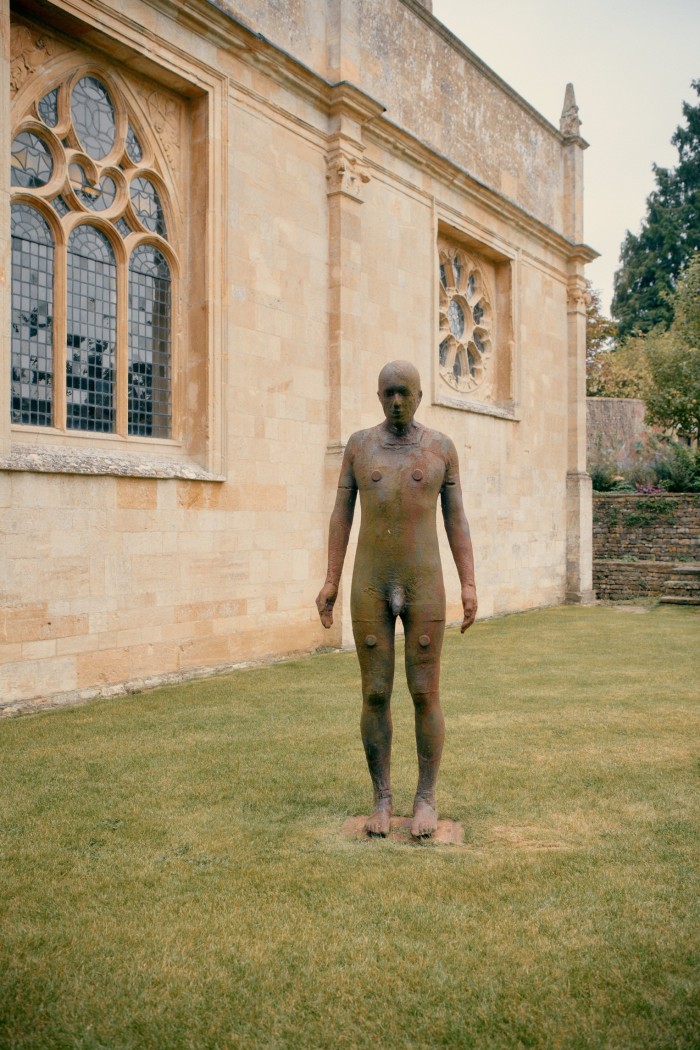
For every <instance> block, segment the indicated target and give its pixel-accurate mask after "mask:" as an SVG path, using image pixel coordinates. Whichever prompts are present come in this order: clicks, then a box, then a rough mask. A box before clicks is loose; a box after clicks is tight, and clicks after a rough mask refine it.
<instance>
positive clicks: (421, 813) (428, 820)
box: [411, 795, 438, 839]
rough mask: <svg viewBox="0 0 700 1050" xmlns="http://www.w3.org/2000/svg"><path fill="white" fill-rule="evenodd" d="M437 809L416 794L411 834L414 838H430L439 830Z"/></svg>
mask: <svg viewBox="0 0 700 1050" xmlns="http://www.w3.org/2000/svg"><path fill="white" fill-rule="evenodd" d="M437 822H438V817H437V810H436V809H435V806H434V805H431V803H430V802H428V801H427V800H426V799H424V798H421V797H420V796H419V795H416V799H415V802H414V803H413V820H412V821H411V835H412V836H413V838H414V839H429V838H430V836H431V835H434V834H435V832H436V831H437Z"/></svg>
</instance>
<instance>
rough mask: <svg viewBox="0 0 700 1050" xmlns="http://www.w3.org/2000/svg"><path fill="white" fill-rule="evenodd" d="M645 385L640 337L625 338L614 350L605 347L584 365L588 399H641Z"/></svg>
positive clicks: (645, 368) (646, 371)
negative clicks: (625, 340) (624, 341)
mask: <svg viewBox="0 0 700 1050" xmlns="http://www.w3.org/2000/svg"><path fill="white" fill-rule="evenodd" d="M649 382H650V376H649V365H648V363H647V358H646V355H645V353H644V341H643V339H641V338H640V337H633V338H631V339H628V340H627V342H626V343H624V344H623V345H622V346H621V347H619V348H618V349H615V347H614V346H609V347H606V348H605V349H603V350H601V351H600V352H599V353H598V354H596V355H595V357H594V358H593V359H592V360H590V361H587V362H586V392H587V394H588V396H589V397H638V398H644V397H645V396H646V393H647V389H648V386H649Z"/></svg>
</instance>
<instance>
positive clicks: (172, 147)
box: [145, 91, 180, 171]
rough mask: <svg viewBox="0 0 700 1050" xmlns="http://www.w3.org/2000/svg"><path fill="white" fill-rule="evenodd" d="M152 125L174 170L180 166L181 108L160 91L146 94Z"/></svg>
mask: <svg viewBox="0 0 700 1050" xmlns="http://www.w3.org/2000/svg"><path fill="white" fill-rule="evenodd" d="M145 101H146V106H147V107H148V114H149V117H150V122H151V126H152V127H153V129H154V131H155V132H156V134H157V135H158V138H159V140H160V142H161V145H162V146H163V149H164V150H165V155H166V157H167V158H168V163H169V164H170V166H171V168H172V169H173V171H178V170H179V167H180V108H179V106H178V104H177V102H176V101H175V100H174V99H172V98H169V97H168V96H167V95H163V94H161V92H160V91H150V92H149V93H148V94H147V95H146V96H145Z"/></svg>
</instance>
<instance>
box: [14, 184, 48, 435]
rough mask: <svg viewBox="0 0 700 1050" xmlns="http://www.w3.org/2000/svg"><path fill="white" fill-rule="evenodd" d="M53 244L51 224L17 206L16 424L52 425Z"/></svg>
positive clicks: (32, 211) (15, 308)
mask: <svg viewBox="0 0 700 1050" xmlns="http://www.w3.org/2000/svg"><path fill="white" fill-rule="evenodd" d="M53 275H54V243H53V237H52V235H51V231H50V229H49V226H48V223H47V222H46V220H45V219H44V218H43V217H42V216H41V215H40V214H39V212H38V211H37V210H36V209H35V208H31V207H29V205H27V204H13V205H12V364H11V368H12V377H11V384H10V388H11V411H12V422H13V423H28V424H31V425H33V426H43V427H48V426H51V424H52V421H53V420H52V403H53V346H52V331H51V326H52V318H53Z"/></svg>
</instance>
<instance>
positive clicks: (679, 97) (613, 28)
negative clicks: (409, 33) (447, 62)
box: [433, 0, 700, 311]
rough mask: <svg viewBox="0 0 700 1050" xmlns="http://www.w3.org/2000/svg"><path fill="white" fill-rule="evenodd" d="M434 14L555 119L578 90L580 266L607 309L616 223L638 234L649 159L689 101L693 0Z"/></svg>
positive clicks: (454, 8) (436, 4)
mask: <svg viewBox="0 0 700 1050" xmlns="http://www.w3.org/2000/svg"><path fill="white" fill-rule="evenodd" d="M433 14H434V15H435V16H436V17H437V18H439V19H440V21H441V22H443V23H444V24H445V25H446V26H447V28H448V29H450V30H451V31H452V32H453V33H454V34H455V35H456V36H458V37H459V38H460V39H461V40H463V41H464V43H465V44H466V45H467V47H469V48H470V49H471V50H472V51H474V52H475V53H476V54H477V55H478V56H479V58H480V59H482V61H484V62H486V64H487V65H488V66H490V67H491V69H493V70H494V72H496V73H498V75H499V76H500V77H502V78H503V79H504V80H505V81H507V82H508V83H509V84H510V85H511V87H513V88H514V89H515V90H516V91H517V92H518V94H520V95H522V96H523V98H525V99H527V101H528V102H530V103H531V104H532V105H533V106H534V107H535V108H536V109H538V110H539V111H540V113H541V114H542V115H543V116H544V117H546V118H547V120H549V121H551V123H552V124H554V125H555V126H556V127H559V117H560V114H561V109H562V105H563V102H564V90H565V88H566V84H567V83H568V82H569V81H571V83H573V85H574V90H575V92H576V102H577V104H578V107H579V117H580V118H581V121H582V126H581V135H582V136H583V137H584V138H585V139H586V141H587V142H589V143H590V148H589V149H588V150H586V152H585V154H584V182H585V205H584V239H585V241H586V243H587V244H590V245H591V247H592V248H595V249H596V251H598V252H600V253H601V258H600V259H597V260H596V261H595V262H594V263H591V264H590V265H589V266H587V267H586V276H587V277H588V278H589V279H590V280H591V281H592V283H593V287H594V288H598V289H600V291H601V293H602V299H603V306H604V308H605V310H606V311H607V310H608V309H609V306H610V298H611V296H612V279H613V274H614V272H615V270H616V269H617V267H618V263H619V256H620V244H621V243H622V240H623V238H624V235H625V231H626V230H628V229H630V230H632V232H633V233H638V232H639V228H640V223H641V220H642V218H643V216H644V212H645V202H646V198H647V196H648V194H649V192H650V191H651V190H652V189H653V187H654V176H653V172H652V164H653V163H654V162H656V163H657V164H659V165H660V166H661V167H671V166H674V165H675V163H676V161H677V158H678V154H677V152H676V150H675V149H674V148H673V146H671V143H670V138H671V135H672V134H673V132H674V131H675V129H676V127H677V126H678V125H679V124H681V123H684V119H683V114H682V109H681V106H682V103H683V101H684V100H685V101H688V102H692V101H694V102H695V103H697V102H698V96H697V95H696V94H695V92H694V91H693V89H692V88H691V86H690V82H691V80H694V79H700V2H698V0H663V2H661V0H586V2H585V3H576V4H574V3H571V2H568V0H489V2H488V3H485V4H481V5H477V4H475V3H474V2H473V0H433Z"/></svg>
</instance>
